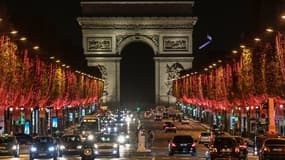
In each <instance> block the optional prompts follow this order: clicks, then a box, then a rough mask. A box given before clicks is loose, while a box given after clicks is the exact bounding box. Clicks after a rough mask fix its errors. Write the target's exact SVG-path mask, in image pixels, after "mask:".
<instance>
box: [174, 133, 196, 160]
mask: <svg viewBox="0 0 285 160" xmlns="http://www.w3.org/2000/svg"><path fill="white" fill-rule="evenodd" d="M174 154H190V155H192V156H195V155H196V142H195V141H194V139H193V138H192V136H190V135H175V136H174V137H173V138H172V139H171V140H169V141H168V155H169V156H173V155H174Z"/></svg>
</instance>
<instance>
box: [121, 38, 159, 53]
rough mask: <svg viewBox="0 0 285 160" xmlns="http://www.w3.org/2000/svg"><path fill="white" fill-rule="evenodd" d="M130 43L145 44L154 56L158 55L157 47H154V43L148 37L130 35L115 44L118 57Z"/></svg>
mask: <svg viewBox="0 0 285 160" xmlns="http://www.w3.org/2000/svg"><path fill="white" fill-rule="evenodd" d="M132 42H142V43H145V44H147V45H149V46H150V47H151V48H152V50H153V52H154V56H155V55H157V54H158V50H159V49H158V46H157V45H155V43H154V42H153V40H152V39H151V38H149V37H148V36H145V35H131V36H128V37H126V38H124V39H123V40H122V41H121V42H120V43H118V44H117V46H118V47H117V53H118V54H119V55H121V52H122V50H123V49H124V48H125V47H126V46H127V45H128V44H130V43H132Z"/></svg>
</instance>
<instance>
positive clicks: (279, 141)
mask: <svg viewBox="0 0 285 160" xmlns="http://www.w3.org/2000/svg"><path fill="white" fill-rule="evenodd" d="M284 158H285V139H283V138H267V139H265V140H264V142H263V143H262V147H261V149H260V153H259V160H266V159H274V160H279V159H280V160H281V159H284Z"/></svg>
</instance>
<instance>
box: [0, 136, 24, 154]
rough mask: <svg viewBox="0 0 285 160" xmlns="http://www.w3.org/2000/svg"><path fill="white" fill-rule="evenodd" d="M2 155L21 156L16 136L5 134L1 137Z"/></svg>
mask: <svg viewBox="0 0 285 160" xmlns="http://www.w3.org/2000/svg"><path fill="white" fill-rule="evenodd" d="M0 155H3V156H14V157H19V155H20V145H19V142H18V141H17V138H16V137H15V136H10V135H4V136H1V137H0Z"/></svg>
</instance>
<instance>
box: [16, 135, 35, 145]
mask: <svg viewBox="0 0 285 160" xmlns="http://www.w3.org/2000/svg"><path fill="white" fill-rule="evenodd" d="M15 136H16V138H17V140H18V142H19V144H25V145H30V144H32V142H33V137H32V136H30V135H28V134H24V133H20V134H16V135H15Z"/></svg>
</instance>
